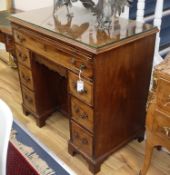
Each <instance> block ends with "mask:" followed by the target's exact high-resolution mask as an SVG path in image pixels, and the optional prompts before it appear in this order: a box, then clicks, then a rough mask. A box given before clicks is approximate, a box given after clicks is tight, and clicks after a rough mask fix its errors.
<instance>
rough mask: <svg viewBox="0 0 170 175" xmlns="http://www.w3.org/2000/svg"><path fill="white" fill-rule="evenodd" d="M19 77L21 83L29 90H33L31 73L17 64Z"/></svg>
mask: <svg viewBox="0 0 170 175" xmlns="http://www.w3.org/2000/svg"><path fill="white" fill-rule="evenodd" d="M18 67H19V75H20V79H21V83H22V84H24V85H25V86H26V87H28V88H29V89H31V90H33V89H34V88H33V79H32V73H31V71H30V70H29V69H28V68H26V67H24V66H22V65H21V64H19V66H18Z"/></svg>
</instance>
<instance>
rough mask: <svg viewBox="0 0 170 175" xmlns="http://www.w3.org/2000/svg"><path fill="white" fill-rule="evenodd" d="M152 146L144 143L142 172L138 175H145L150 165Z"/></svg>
mask: <svg viewBox="0 0 170 175" xmlns="http://www.w3.org/2000/svg"><path fill="white" fill-rule="evenodd" d="M153 148H154V146H153V145H152V144H150V143H149V142H148V141H146V148H145V158H144V164H143V167H142V170H141V171H140V175H146V173H147V171H148V168H149V165H150V163H151V158H152V153H153Z"/></svg>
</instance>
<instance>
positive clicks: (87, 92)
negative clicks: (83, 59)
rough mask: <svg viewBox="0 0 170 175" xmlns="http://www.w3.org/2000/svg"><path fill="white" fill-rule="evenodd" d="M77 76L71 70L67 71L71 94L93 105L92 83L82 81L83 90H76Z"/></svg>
mask: <svg viewBox="0 0 170 175" xmlns="http://www.w3.org/2000/svg"><path fill="white" fill-rule="evenodd" d="M78 79H79V78H78V76H77V75H76V74H74V73H72V72H69V90H70V93H71V94H72V95H74V96H75V97H77V98H79V99H80V100H82V101H84V102H85V103H87V104H89V105H91V106H92V105H93V84H92V83H91V82H89V81H87V80H83V82H84V91H82V92H78V91H77V80H78Z"/></svg>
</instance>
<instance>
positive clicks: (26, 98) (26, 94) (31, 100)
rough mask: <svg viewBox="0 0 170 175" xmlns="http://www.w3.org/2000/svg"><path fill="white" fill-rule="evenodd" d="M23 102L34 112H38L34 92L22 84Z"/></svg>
mask: <svg viewBox="0 0 170 175" xmlns="http://www.w3.org/2000/svg"><path fill="white" fill-rule="evenodd" d="M22 96H23V102H24V105H25V106H26V107H28V108H29V109H30V110H31V111H32V112H36V106H35V97H34V93H33V92H32V91H30V90H29V89H27V88H25V87H24V86H22Z"/></svg>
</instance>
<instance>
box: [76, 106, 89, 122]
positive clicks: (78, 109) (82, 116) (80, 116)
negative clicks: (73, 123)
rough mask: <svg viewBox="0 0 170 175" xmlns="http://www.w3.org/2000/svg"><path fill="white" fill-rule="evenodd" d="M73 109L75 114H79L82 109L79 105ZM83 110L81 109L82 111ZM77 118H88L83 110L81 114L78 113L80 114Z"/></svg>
mask: <svg viewBox="0 0 170 175" xmlns="http://www.w3.org/2000/svg"><path fill="white" fill-rule="evenodd" d="M74 109H75V113H76V114H77V115H79V113H80V112H81V111H82V110H81V109H80V108H79V107H77V106H74ZM82 112H83V111H82ZM79 118H81V119H87V118H88V115H87V114H86V113H85V112H83V113H82V114H81V113H80V115H79Z"/></svg>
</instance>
